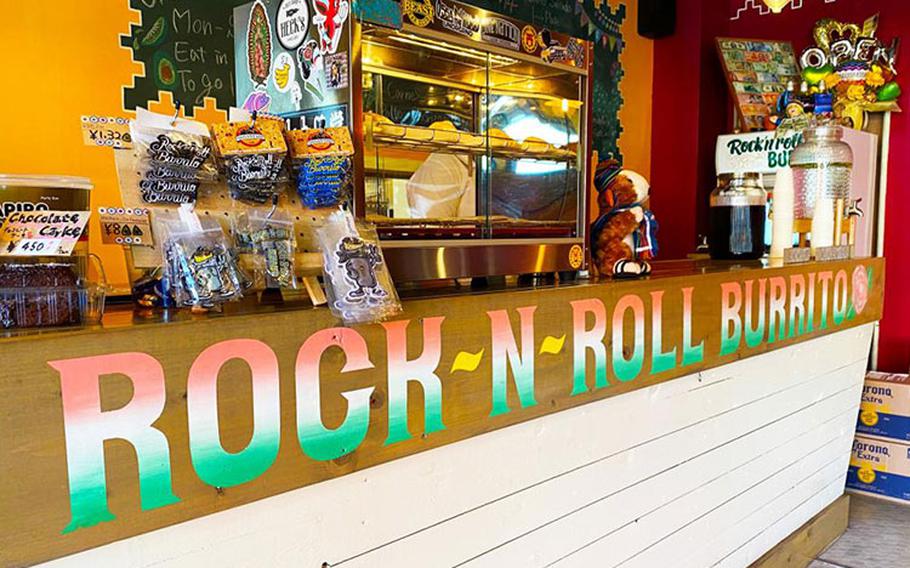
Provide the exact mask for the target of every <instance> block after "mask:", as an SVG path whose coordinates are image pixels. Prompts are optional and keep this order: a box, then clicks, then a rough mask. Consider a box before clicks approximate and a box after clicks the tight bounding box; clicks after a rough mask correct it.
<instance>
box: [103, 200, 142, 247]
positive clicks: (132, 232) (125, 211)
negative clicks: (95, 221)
mask: <svg viewBox="0 0 910 568" xmlns="http://www.w3.org/2000/svg"><path fill="white" fill-rule="evenodd" d="M98 213H99V214H100V219H99V220H100V223H101V242H103V243H104V244H106V245H122V246H139V247H151V246H154V241H153V240H152V226H151V222H150V221H149V210H148V209H142V208H135V209H134V208H130V207H99V208H98Z"/></svg>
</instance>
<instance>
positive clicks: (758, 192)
mask: <svg viewBox="0 0 910 568" xmlns="http://www.w3.org/2000/svg"><path fill="white" fill-rule="evenodd" d="M767 203H768V194H767V193H766V192H765V189H764V188H763V187H762V185H761V180H760V176H759V174H757V173H737V174H722V175H720V176H718V178H717V187H716V188H715V189H714V191H712V192H711V208H710V213H709V221H710V225H711V233H710V237H709V239H708V245H709V247H710V250H711V258H713V259H715V260H756V259H759V258H761V257H762V255H764V253H765V242H764V236H765V219H766V206H767Z"/></svg>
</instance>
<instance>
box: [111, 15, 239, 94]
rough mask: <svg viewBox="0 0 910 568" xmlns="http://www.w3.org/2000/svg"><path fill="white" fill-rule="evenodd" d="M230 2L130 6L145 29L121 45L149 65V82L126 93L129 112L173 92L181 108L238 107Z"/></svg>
mask: <svg viewBox="0 0 910 568" xmlns="http://www.w3.org/2000/svg"><path fill="white" fill-rule="evenodd" d="M233 4H234V3H231V2H200V1H199V0H130V7H131V8H133V9H135V10H137V11H139V13H140V14H141V18H142V19H141V23H139V24H132V25H131V26H130V33H129V34H128V35H123V36H121V45H123V46H124V47H126V48H128V49H130V50H132V52H133V59H134V60H135V61H138V62H142V63H143V64H144V65H145V76H144V77H136V78H135V84H134V85H133V86H129V87H126V88H125V89H124V90H123V106H124V108H126V109H135V108H136V107H144V106H146V104H147V102H148V101H150V100H152V101H154V100H157V99H158V91H159V90H161V91H170V92H171V93H173V95H174V98H175V99H176V100H177V101H180V102H181V103H182V104H184V105H187V106H191V105H195V106H201V105H203V104H204V98H205V97H213V98H215V99H216V101H217V103H218V104H217V106H218V107H220V108H227V107H229V106H231V105H233V104H234V55H233V51H234V29H233V22H232V18H233V16H232V7H233Z"/></svg>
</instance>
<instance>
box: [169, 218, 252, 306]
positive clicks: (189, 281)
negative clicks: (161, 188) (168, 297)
mask: <svg viewBox="0 0 910 568" xmlns="http://www.w3.org/2000/svg"><path fill="white" fill-rule="evenodd" d="M156 230H158V231H159V233H158V234H161V235H163V236H164V239H163V246H162V251H163V255H164V259H163V260H164V271H165V275H166V278H167V280H168V282H169V284H170V289H171V294H172V295H173V297H174V300H175V301H176V303H177V305H178V306H185V307H201V308H212V307H215V306H218V305H220V304H223V303H225V302H229V301H234V300H239V299H240V298H241V296H242V295H243V293H242V291H243V289H244V288H245V287H246V286H247V279H246V277H245V276H244V275H243V273H242V271H241V270H240V267H239V265H238V262H237V258H236V256H235V255H234V253H233V251H232V250H231V248H230V244H229V242H228V239H227V237H226V236H225V234H224V231H223V230H222V229H221V226H220V225H219V224H218V222H217V221H215V220H214V219H205V220H202V219H200V218H199V217H197V216H196V214H195V213H193V212H192V211H191V210H189V209H188V208H186V206H181V208H180V211H179V216H178V217H177V218H176V219H175V218H173V217H172V216H170V217H168V216H161V218H160V225H159V227H158V228H157V229H156Z"/></svg>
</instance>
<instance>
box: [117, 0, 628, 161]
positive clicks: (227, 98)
mask: <svg viewBox="0 0 910 568" xmlns="http://www.w3.org/2000/svg"><path fill="white" fill-rule="evenodd" d="M464 1H465V2H466V3H468V4H471V5H474V6H477V7H478V8H483V9H486V10H490V11H492V12H496V13H499V14H503V15H506V16H511V17H513V18H515V19H518V20H522V21H526V22H529V23H531V24H533V25H535V26H537V27H545V28H548V29H550V30H552V31H556V32H561V33H564V34H567V35H571V36H573V37H577V38H581V39H588V40H592V41H595V48H594V55H595V57H594V77H593V83H594V101H593V102H594V108H595V109H596V111H595V113H594V117H595V122H594V132H593V135H594V147H595V148H596V149H597V150H598V151H599V152H600V154H601V156H606V155H608V154H613V155H614V156H616V157H617V158H618V157H620V156H619V148H618V144H617V142H618V139H619V134H620V132H621V126H620V124H619V117H618V112H619V109H620V107H621V106H622V104H623V101H622V96H621V95H620V91H619V82H620V80H621V79H622V68H621V66H620V65H619V55H620V53H621V52H622V48H623V44H622V36H621V33H620V26H621V25H622V22H623V20H625V17H626V7H625V4H624V3H622V2H620V4H619V5H618V6H617V7H616V8H615V9H614V8H611V7H610V4H609V2H602V3H601V2H595V0H584V2H581V3H579V2H578V1H577V0H464ZM249 2H250V0H218V1H214V0H210V1H203V0H129V3H130V7H131V8H133V9H135V10H137V11H138V12H139V13H140V14H141V23H140V24H133V25H131V29H130V33H129V34H128V35H124V36H122V38H121V44H122V45H123V46H124V47H126V48H128V49H130V50H132V52H133V59H134V60H136V61H138V62H142V63H143V64H144V65H145V76H144V77H136V78H135V80H134V82H135V84H134V85H132V86H128V87H126V88H124V90H123V106H124V108H126V109H134V108H136V107H144V106H146V104H147V102H148V101H150V100H157V99H158V91H159V90H162V91H170V92H172V93H173V94H174V98H175V99H176V100H178V101H180V102H181V103H183V104H185V105H202V104H203V103H204V100H203V99H204V98H205V97H214V98H215V100H216V102H217V106H218V108H222V109H227V108H228V107H230V106H234V105H236V104H237V103H238V102H240V103H241V104H242V103H244V102H246V99H247V98H249V93H246V92H245V93H244V96H243V97H241V100H240V101H238V97H237V96H236V93H235V85H236V84H237V83H238V81H237V78H236V77H235V43H234V37H233V36H234V25H235V23H234V21H233V13H234V7H236V6H240V5H242V4H246V3H249ZM278 2H280V0H265V5H266V7H267V8H268V9H269V10H268V16H269V17H270V18H271V17H272V16H273V14H277V8H272V5H273V3H278ZM352 3H354V4H356V2H352ZM292 4H293V2H292ZM300 4H301V5H307V7H308V11H309V12H310V13H311V16H312V15H314V14H315V8H314V5H313V2H312V0H310V1H309V2H300ZM319 4H324V3H321V2H320V3H319ZM327 5H328V4H327ZM355 8H356V7H355ZM273 10H275V11H273ZM313 27H315V26H313V25H312V22H311V25H310V28H313ZM312 33H313V32H312V30H311V31H310V33H309V34H308V35H311V34H312ZM608 39H609V41H608ZM276 43H277V41H276ZM342 45H343V43H342ZM280 48H281V46H277V47H276V48H275V49H276V51H277V50H279V49H280ZM298 51H299V48H298ZM338 51H343V50H342V49H339V50H338ZM245 53H246V52H245ZM288 55H290V52H289V53H288ZM331 55H332V56H334V58H335V59H340V58H341V56H340V55H339V54H331ZM294 56H295V58H296V53H295V54H294ZM277 57H278V54H277V53H276V61H275V62H277V63H278V64H279V67H278V69H282V70H283V69H284V63H285V62H282V61H277ZM282 57H283V56H282ZM332 61H334V59H330V60H329V63H331V62H332ZM291 63H296V61H293V60H292V61H291ZM244 67H246V66H244ZM295 67H296V66H295ZM289 68H290V65H289ZM269 71H270V72H271V73H270V76H274V69H270V70H269ZM281 73H283V71H282V72H281ZM281 73H279V75H278V78H279V85H268V84H265V83H263V85H265V86H266V87H267V88H266V92H267V94H268V95H269V96H270V97H273V98H274V100H275V101H276V103H277V102H280V101H282V100H283V99H284V98H285V96H286V95H285V94H284V93H280V92H277V93H276V92H275V91H276V90H277V86H280V85H286V84H290V85H291V89H292V90H291V91H290V93H291V96H293V95H294V94H295V93H296V90H295V89H293V85H294V83H296V82H299V77H298V78H297V79H298V81H296V82H292V81H288V82H287V83H285V81H284V75H283V74H281ZM344 80H345V78H344V77H340V78H338V79H337V80H336V81H335V82H334V84H342V83H343V82H344ZM339 81H340V82H341V83H339ZM251 84H253V83H251V81H249V80H245V81H243V85H244V89H245V90H246V89H247V88H248V85H251ZM254 86H255V85H254ZM301 86H302V87H304V88H303V89H302V91H301V92H302V94H303V99H304V102H305V103H306V102H308V101H307V99H309V98H310V97H311V93H309V92H308V90H307V87H308V85H307V83H306V82H303V83H301ZM319 87H321V86H319ZM281 90H283V89H281ZM310 90H312V89H310ZM317 91H318V92H317V93H313V94H312V97H315V99H316V100H314V101H313V102H312V103H310V104H304V105H301V106H311V105H313V104H315V103H316V102H318V99H319V96H318V93H322V94H324V95H325V94H327V93H330V92H331V94H332V96H324V99H325V100H323V101H321V102H320V104H325V105H328V104H331V103H332V102H333V100H334V99H335V98H336V95H338V94H340V93H337V92H332V89H329V88H321V90H320V89H317ZM329 99H333V100H329ZM279 106H280V105H277V104H276V108H279ZM326 108H328V107H326ZM323 114H325V113H323Z"/></svg>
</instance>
